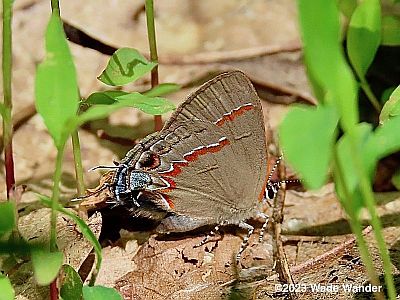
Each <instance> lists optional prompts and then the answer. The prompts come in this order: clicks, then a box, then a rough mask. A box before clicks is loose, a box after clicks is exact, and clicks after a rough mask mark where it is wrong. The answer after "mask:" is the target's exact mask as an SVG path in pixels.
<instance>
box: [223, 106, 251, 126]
mask: <svg viewBox="0 0 400 300" xmlns="http://www.w3.org/2000/svg"><path fill="white" fill-rule="evenodd" d="M252 109H254V105H253V104H252V103H248V104H244V105H242V106H239V107H238V108H235V109H233V110H231V111H230V112H229V113H227V114H224V116H223V117H222V118H220V119H218V120H217V121H216V122H215V125H217V126H222V125H224V123H225V122H226V121H233V120H234V119H235V118H236V117H237V116H240V115H242V114H244V113H245V112H246V111H249V110H252Z"/></svg>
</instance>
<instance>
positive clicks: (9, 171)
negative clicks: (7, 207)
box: [3, 124, 15, 199]
mask: <svg viewBox="0 0 400 300" xmlns="http://www.w3.org/2000/svg"><path fill="white" fill-rule="evenodd" d="M3 125H4V124H3ZM12 148H13V147H12V139H10V140H9V141H8V145H6V147H5V149H4V160H5V167H6V186H7V199H10V196H11V195H12V191H13V189H14V186H15V176H14V158H13V154H12V153H13V152H12Z"/></svg>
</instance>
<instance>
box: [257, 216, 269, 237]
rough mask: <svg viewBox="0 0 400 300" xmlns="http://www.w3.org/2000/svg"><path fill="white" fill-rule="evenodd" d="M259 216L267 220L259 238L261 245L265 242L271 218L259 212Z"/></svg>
mask: <svg viewBox="0 0 400 300" xmlns="http://www.w3.org/2000/svg"><path fill="white" fill-rule="evenodd" d="M257 215H258V216H259V217H261V218H263V219H264V220H265V221H264V224H263V226H262V227H261V230H260V236H259V237H258V242H259V243H261V242H262V241H263V240H264V234H265V229H267V226H268V221H269V216H268V215H266V214H264V213H262V212H259V213H258V214H257Z"/></svg>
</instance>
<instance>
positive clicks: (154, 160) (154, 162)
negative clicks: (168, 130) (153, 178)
mask: <svg viewBox="0 0 400 300" xmlns="http://www.w3.org/2000/svg"><path fill="white" fill-rule="evenodd" d="M159 165H160V157H159V156H158V154H157V153H155V152H153V151H145V152H143V153H142V155H141V156H140V158H139V161H138V163H137V165H136V167H137V168H143V169H153V168H156V167H158V166H159Z"/></svg>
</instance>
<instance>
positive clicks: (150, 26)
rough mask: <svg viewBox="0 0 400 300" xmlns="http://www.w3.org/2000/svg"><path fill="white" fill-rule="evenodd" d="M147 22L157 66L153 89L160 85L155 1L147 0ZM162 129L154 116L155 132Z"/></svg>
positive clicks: (153, 72) (152, 54)
mask: <svg viewBox="0 0 400 300" xmlns="http://www.w3.org/2000/svg"><path fill="white" fill-rule="evenodd" d="M145 10H146V22H147V37H148V39H149V48H150V60H151V61H152V62H154V63H156V64H157V65H156V66H155V67H154V68H153V70H151V87H152V88H153V87H155V86H156V85H158V82H159V80H158V54H157V42H156V28H155V25H154V4H153V0H146V3H145ZM161 128H162V119H161V116H154V130H155V131H159V130H161Z"/></svg>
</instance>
